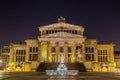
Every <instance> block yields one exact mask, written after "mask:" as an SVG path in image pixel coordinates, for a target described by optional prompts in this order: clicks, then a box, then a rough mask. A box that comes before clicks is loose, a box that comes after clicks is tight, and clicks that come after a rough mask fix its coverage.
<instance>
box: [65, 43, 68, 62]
mask: <svg viewBox="0 0 120 80" xmlns="http://www.w3.org/2000/svg"><path fill="white" fill-rule="evenodd" d="M67 46H68V43H67V42H64V55H65V61H64V62H68V61H67V59H68V50H67Z"/></svg>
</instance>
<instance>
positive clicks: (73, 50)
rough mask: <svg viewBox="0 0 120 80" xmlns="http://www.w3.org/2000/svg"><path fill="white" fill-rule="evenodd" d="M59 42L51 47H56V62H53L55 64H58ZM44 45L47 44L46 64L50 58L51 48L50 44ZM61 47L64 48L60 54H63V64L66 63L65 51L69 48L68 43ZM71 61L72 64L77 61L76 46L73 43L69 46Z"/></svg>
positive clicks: (66, 52) (66, 53) (66, 54)
mask: <svg viewBox="0 0 120 80" xmlns="http://www.w3.org/2000/svg"><path fill="white" fill-rule="evenodd" d="M60 43H61V42H55V43H54V44H53V45H55V47H56V60H55V62H60V60H59V59H60V57H59V55H60V51H59V47H60V46H61V44H60ZM46 44H47V62H49V57H50V55H51V47H52V45H51V42H46ZM62 46H63V48H64V52H63V53H62V54H64V57H65V58H64V62H68V51H67V48H68V46H69V43H67V42H64V44H63V45H62ZM70 47H71V51H72V52H71V61H72V62H76V61H77V58H76V57H77V56H76V54H77V53H76V44H75V43H73V44H72V45H71V46H70ZM82 49H83V48H82ZM82 51H83V50H82ZM81 53H84V52H81ZM39 57H40V55H39Z"/></svg>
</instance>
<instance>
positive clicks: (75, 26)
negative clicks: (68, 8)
mask: <svg viewBox="0 0 120 80" xmlns="http://www.w3.org/2000/svg"><path fill="white" fill-rule="evenodd" d="M61 27H63V28H73V29H84V28H83V26H78V25H74V24H69V23H65V22H58V23H53V24H50V25H45V26H40V27H39V28H40V29H45V28H47V29H48V28H49V29H50V28H61Z"/></svg>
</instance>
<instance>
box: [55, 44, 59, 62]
mask: <svg viewBox="0 0 120 80" xmlns="http://www.w3.org/2000/svg"><path fill="white" fill-rule="evenodd" d="M55 44H56V62H58V54H59V52H58V51H59V42H56V43H55Z"/></svg>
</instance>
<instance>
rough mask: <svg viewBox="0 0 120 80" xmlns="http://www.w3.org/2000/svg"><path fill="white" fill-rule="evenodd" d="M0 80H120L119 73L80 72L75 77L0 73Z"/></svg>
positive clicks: (33, 73) (32, 73) (37, 73)
mask: <svg viewBox="0 0 120 80" xmlns="http://www.w3.org/2000/svg"><path fill="white" fill-rule="evenodd" d="M0 80H120V73H118V72H117V73H110V72H81V73H79V75H76V76H48V75H46V74H45V73H40V72H0Z"/></svg>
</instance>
